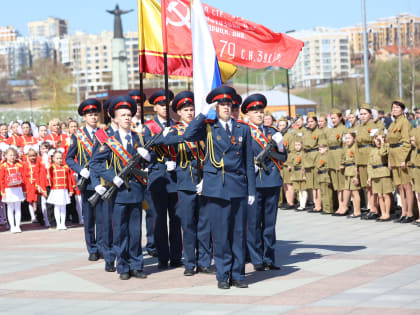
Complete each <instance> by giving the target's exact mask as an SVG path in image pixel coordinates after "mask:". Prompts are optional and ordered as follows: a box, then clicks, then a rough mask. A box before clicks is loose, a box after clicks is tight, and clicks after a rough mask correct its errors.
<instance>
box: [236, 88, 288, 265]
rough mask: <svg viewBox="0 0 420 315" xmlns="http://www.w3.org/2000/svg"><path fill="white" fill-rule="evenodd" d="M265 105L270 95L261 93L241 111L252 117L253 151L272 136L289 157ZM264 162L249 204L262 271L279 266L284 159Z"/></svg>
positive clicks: (251, 236)
mask: <svg viewBox="0 0 420 315" xmlns="http://www.w3.org/2000/svg"><path fill="white" fill-rule="evenodd" d="M266 106H267V99H266V98H265V96H264V95H262V94H253V95H250V96H248V97H247V98H246V99H245V100H244V102H243V104H242V106H241V111H242V113H243V114H246V115H247V116H248V119H249V120H248V121H249V128H250V131H251V136H252V139H253V140H252V151H253V152H254V155H255V156H257V155H258V154H259V153H260V152H261V151H262V150H263V149H264V148H265V146H266V145H267V144H268V143H269V141H270V140H271V139H273V140H274V141H275V142H276V145H277V150H279V151H280V152H281V153H284V160H286V158H287V153H286V152H285V150H284V148H283V136H282V135H281V133H280V132H278V131H277V130H276V129H274V128H273V127H267V126H264V108H265V107H266ZM265 162H266V166H267V171H265V170H264V169H263V168H262V167H261V166H260V165H255V173H256V176H255V177H256V178H255V179H256V188H257V194H256V196H255V202H254V203H253V204H252V205H249V206H248V233H247V245H248V251H249V255H250V258H251V262H252V264H253V265H254V269H255V270H257V271H263V270H264V269H265V268H269V269H275V270H277V269H280V268H279V267H278V266H276V265H275V257H276V255H275V246H276V230H275V227H276V219H277V205H278V201H279V195H280V187H281V186H282V185H283V182H282V178H281V175H280V170H281V166H280V165H281V162H280V161H277V160H274V159H268V160H267V161H265Z"/></svg>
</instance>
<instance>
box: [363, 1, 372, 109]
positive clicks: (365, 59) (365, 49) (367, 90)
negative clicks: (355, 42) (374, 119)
mask: <svg viewBox="0 0 420 315" xmlns="http://www.w3.org/2000/svg"><path fill="white" fill-rule="evenodd" d="M362 23H363V64H364V72H365V102H366V103H367V104H370V82H369V64H368V62H369V60H368V47H367V46H368V43H367V32H366V5H365V0H362Z"/></svg>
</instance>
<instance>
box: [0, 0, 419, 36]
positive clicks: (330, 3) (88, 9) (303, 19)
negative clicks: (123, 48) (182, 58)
mask: <svg viewBox="0 0 420 315" xmlns="http://www.w3.org/2000/svg"><path fill="white" fill-rule="evenodd" d="M1 2H2V9H1V10H0V26H8V25H13V26H14V27H15V28H16V29H17V30H18V31H19V32H20V33H21V34H22V35H28V27H27V23H28V22H30V21H36V20H43V19H46V18H47V17H49V16H53V17H58V18H61V19H66V20H68V21H69V26H70V33H71V34H74V32H75V31H84V32H86V33H91V34H99V33H101V32H102V31H105V30H108V31H112V29H113V16H112V15H111V14H108V13H106V12H105V10H107V9H108V10H112V9H113V8H114V7H115V4H116V3H118V4H119V5H120V9H123V10H128V9H134V10H135V11H134V12H132V13H129V14H127V15H123V29H124V31H135V30H137V14H136V8H137V1H136V0H37V1H33V0H1ZM204 2H205V3H207V4H209V5H211V6H213V7H216V8H218V9H220V10H222V11H225V12H227V13H230V14H233V15H237V16H241V17H243V18H246V19H248V20H251V21H253V22H256V23H259V24H262V25H264V26H266V27H268V28H270V29H272V30H273V31H275V32H285V31H289V30H296V31H300V30H303V29H312V28H314V27H316V26H324V27H331V28H339V27H346V26H352V25H356V24H359V23H360V22H361V0H318V1H317V0H289V1H284V0H206V1H204ZM399 13H411V14H414V15H416V16H420V1H419V0H366V16H367V20H368V21H373V20H375V19H377V18H381V17H390V16H395V15H397V14H399ZM290 35H292V34H290Z"/></svg>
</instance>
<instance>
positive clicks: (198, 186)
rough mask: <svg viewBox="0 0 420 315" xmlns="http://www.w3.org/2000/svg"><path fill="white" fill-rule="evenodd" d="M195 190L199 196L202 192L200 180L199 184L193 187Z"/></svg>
mask: <svg viewBox="0 0 420 315" xmlns="http://www.w3.org/2000/svg"><path fill="white" fill-rule="evenodd" d="M195 189H196V192H197V195H199V194H201V192H202V191H203V180H201V182H199V183H198V184H197V185H195Z"/></svg>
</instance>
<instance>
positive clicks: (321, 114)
mask: <svg viewBox="0 0 420 315" xmlns="http://www.w3.org/2000/svg"><path fill="white" fill-rule="evenodd" d="M321 117H323V118H327V114H325V113H320V114H319V118H321Z"/></svg>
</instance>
